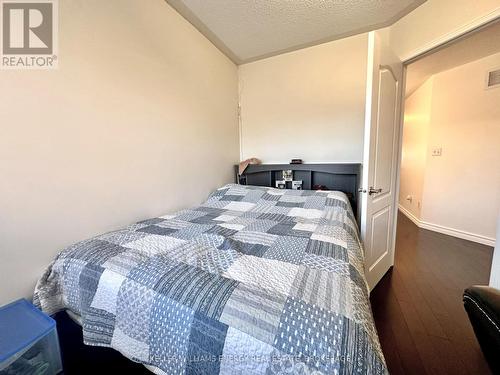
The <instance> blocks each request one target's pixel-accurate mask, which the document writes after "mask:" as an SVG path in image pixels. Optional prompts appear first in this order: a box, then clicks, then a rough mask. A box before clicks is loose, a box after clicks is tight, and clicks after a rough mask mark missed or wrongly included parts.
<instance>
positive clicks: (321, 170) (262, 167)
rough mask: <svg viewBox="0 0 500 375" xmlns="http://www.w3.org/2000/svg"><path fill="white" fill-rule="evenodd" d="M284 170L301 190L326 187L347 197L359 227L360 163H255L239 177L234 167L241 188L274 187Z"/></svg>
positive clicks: (236, 167)
mask: <svg viewBox="0 0 500 375" xmlns="http://www.w3.org/2000/svg"><path fill="white" fill-rule="evenodd" d="M284 170H292V171H293V179H294V180H302V188H303V189H304V190H311V189H312V188H313V186H314V185H323V186H326V189H327V190H338V191H342V192H344V193H346V194H347V196H348V197H349V201H350V202H351V207H352V210H353V212H354V214H355V215H356V219H357V220H358V224H359V193H358V188H359V185H360V182H361V164H354V163H349V164H258V165H249V166H248V167H247V169H245V171H244V172H243V174H242V175H239V174H238V166H235V175H236V183H239V184H242V185H256V186H270V187H276V180H281V179H282V172H283V171H284Z"/></svg>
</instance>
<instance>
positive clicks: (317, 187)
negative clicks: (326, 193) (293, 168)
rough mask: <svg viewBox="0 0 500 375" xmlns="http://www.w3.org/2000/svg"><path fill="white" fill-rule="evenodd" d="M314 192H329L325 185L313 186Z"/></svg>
mask: <svg viewBox="0 0 500 375" xmlns="http://www.w3.org/2000/svg"><path fill="white" fill-rule="evenodd" d="M313 190H328V188H327V187H326V186H325V185H313Z"/></svg>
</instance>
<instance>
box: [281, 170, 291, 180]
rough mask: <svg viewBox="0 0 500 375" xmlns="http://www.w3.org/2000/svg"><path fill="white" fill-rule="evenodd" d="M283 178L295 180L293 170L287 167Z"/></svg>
mask: <svg viewBox="0 0 500 375" xmlns="http://www.w3.org/2000/svg"><path fill="white" fill-rule="evenodd" d="M283 180H285V181H289V182H290V181H292V180H293V171H292V170H291V169H287V170H286V171H283Z"/></svg>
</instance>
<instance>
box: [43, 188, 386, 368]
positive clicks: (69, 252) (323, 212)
mask: <svg viewBox="0 0 500 375" xmlns="http://www.w3.org/2000/svg"><path fill="white" fill-rule="evenodd" d="M368 297H369V296H368V288H367V285H366V281H365V277H364V270H363V252H362V247H361V244H360V241H359V237H358V229H357V227H356V222H355V220H354V216H353V213H352V210H351V207H350V205H349V202H348V200H347V197H346V196H345V195H344V194H343V193H340V192H334V191H307V190H304V191H296V190H278V189H272V188H265V187H253V186H241V185H227V186H224V187H222V188H220V189H218V190H217V191H215V192H214V193H212V194H211V195H210V197H209V198H208V200H207V201H206V202H205V203H203V204H202V205H201V206H199V207H196V208H192V209H188V210H183V211H180V212H177V213H175V214H172V215H165V216H162V217H158V218H154V219H150V220H146V221H142V222H139V223H137V224H134V225H131V226H129V227H127V228H125V229H122V230H118V231H115V232H111V233H106V234H104V235H100V236H97V237H95V238H92V239H89V240H85V241H82V242H79V243H77V244H75V245H72V246H70V247H68V248H67V249H65V250H63V251H62V252H61V253H60V254H59V255H58V256H57V258H56V259H55V260H54V261H53V262H52V264H51V265H50V266H49V267H48V269H47V270H46V271H45V273H44V275H43V276H42V278H41V279H40V280H39V282H38V284H37V286H36V290H35V296H34V303H35V304H36V305H37V306H38V307H40V308H41V309H42V310H44V311H46V312H47V313H49V314H53V313H55V312H57V311H60V310H69V311H70V312H72V313H74V314H76V315H77V316H79V317H80V323H81V325H82V330H83V335H84V341H85V344H88V345H95V346H105V347H112V348H115V349H116V350H118V351H120V352H121V353H123V354H124V355H125V356H127V357H128V358H130V359H132V360H134V361H136V362H140V363H143V364H144V365H146V366H147V367H148V368H149V369H150V370H151V371H153V372H155V373H157V374H219V373H223V374H281V373H297V374H322V373H323V374H380V373H387V369H386V366H385V362H384V358H383V355H382V352H381V350H380V345H379V342H378V338H377V334H376V330H375V326H374V323H373V319H372V315H371V309H370V305H369V298H368Z"/></svg>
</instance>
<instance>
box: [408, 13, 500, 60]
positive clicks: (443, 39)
mask: <svg viewBox="0 0 500 375" xmlns="http://www.w3.org/2000/svg"><path fill="white" fill-rule="evenodd" d="M499 17H500V7H498V8H497V9H495V10H493V11H492V12H490V13H488V14H485V15H483V16H481V17H478V18H476V19H474V20H472V21H471V22H469V23H466V24H465V25H462V26H460V27H459V28H457V29H455V30H453V31H450V32H448V33H446V34H444V35H442V36H440V37H439V38H436V39H434V40H432V41H430V42H428V43H425V44H424V45H423V46H421V47H419V48H417V49H415V50H413V51H412V52H410V53H408V54H407V55H406V56H403V58H402V59H401V60H402V61H403V62H404V63H406V62H408V61H409V60H412V59H414V58H415V57H417V56H419V55H422V54H424V53H427V52H429V51H430V50H432V49H434V48H436V47H439V46H441V45H443V44H445V43H447V42H450V41H452V40H453V39H456V38H458V37H460V36H462V35H464V34H466V33H468V32H470V31H472V30H475V29H477V28H479V27H481V26H483V25H486V24H487V23H489V22H491V21H494V20H495V19H497V18H499Z"/></svg>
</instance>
